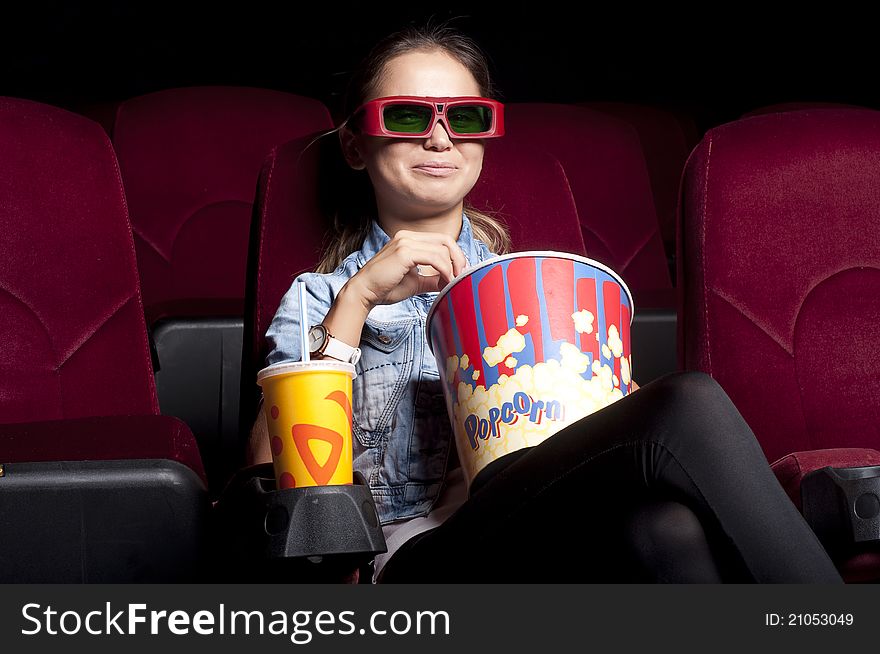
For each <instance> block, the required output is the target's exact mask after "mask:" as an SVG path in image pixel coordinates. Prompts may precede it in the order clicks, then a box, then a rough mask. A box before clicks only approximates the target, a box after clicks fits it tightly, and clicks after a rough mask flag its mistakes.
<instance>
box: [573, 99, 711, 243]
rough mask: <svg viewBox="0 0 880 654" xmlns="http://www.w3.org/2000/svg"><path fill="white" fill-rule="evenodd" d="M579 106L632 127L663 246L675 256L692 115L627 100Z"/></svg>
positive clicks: (694, 131) (695, 137)
mask: <svg viewBox="0 0 880 654" xmlns="http://www.w3.org/2000/svg"><path fill="white" fill-rule="evenodd" d="M581 106H584V107H588V108H590V109H593V110H595V111H601V112H602V113H605V114H609V115H611V116H615V117H616V118H619V119H620V120H623V121H625V122H626V123H628V124H629V125H632V127H633V129H635V130H636V133H637V134H638V136H639V141H640V143H641V145H642V152H644V155H645V163H646V164H647V166H648V175H649V177H650V179H651V191H652V192H653V195H654V207H655V208H656V210H657V220H658V222H659V223H660V234H661V235H662V237H663V246H664V248H665V250H666V255H667V258H668V259H671V258H672V257H674V256H675V215H676V208H677V207H676V205H677V203H678V187H679V184H680V182H681V174H682V173H683V172H684V164H685V162H687V158H688V155H689V154H690V152H691V150H693V149H694V147H695V146H696V145H697V143H698V142H699V140H700V136H699V130H698V128H697V124H696V122H695V120H694V117H693V116H691V115H689V114H687V113H685V112H682V111H677V110H672V109H667V108H662V107H656V106H649V105H640V104H633V103H629V102H584V103H582V105H581Z"/></svg>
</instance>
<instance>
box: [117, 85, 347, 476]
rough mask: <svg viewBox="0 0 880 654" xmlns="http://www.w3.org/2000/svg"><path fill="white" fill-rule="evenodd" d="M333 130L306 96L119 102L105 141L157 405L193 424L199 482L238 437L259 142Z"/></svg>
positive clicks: (193, 94) (192, 95)
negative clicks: (129, 245) (116, 176)
mask: <svg viewBox="0 0 880 654" xmlns="http://www.w3.org/2000/svg"><path fill="white" fill-rule="evenodd" d="M331 127H332V124H331V120H330V116H329V113H328V111H327V109H326V108H325V107H324V105H323V104H321V103H320V102H318V101H317V100H312V99H310V98H305V97H301V96H297V95H292V94H289V93H282V92H279V91H272V90H268V89H259V88H241V87H210V86H209V87H193V88H177V89H168V90H165V91H159V92H156V93H150V94H147V95H143V96H140V97H137V98H133V99H130V100H127V101H126V102H124V103H122V104H121V105H120V107H119V110H118V114H117V118H116V123H115V126H114V129H113V140H114V145H115V148H116V152H117V156H118V157H119V165H120V168H121V170H122V178H123V182H124V183H125V190H126V195H127V197H128V202H129V210H130V212H131V223H132V229H133V230H134V239H135V248H136V250H137V258H138V268H139V271H140V276H141V284H142V288H143V296H144V304H145V308H146V316H147V324H148V325H149V326H150V327H151V329H152V336H153V339H154V342H155V346H156V350H157V354H158V360H159V368H158V371H157V373H156V385H157V388H158V394H159V404H160V406H161V409H162V412H163V413H165V414H168V415H175V416H178V417H180V418H183V419H184V420H185V421H186V422H187V424H189V426H190V427H191V428H192V430H193V432H194V433H195V435H196V437H197V439H198V441H199V446H200V448H201V451H202V455H203V458H204V459H205V464H206V466H207V469H208V475H209V479H211V480H212V484H211V485H212V487H214V481H219V480H220V479H222V478H223V477H224V476H225V472H228V471H227V470H225V467H226V463H227V461H226V459H227V457H228V455H229V452H230V447H231V446H232V445H233V444H234V443H235V440H236V438H237V433H236V430H237V421H238V390H239V375H240V371H239V365H240V359H241V330H242V313H243V305H244V286H245V262H246V259H247V240H248V231H249V226H250V220H251V212H252V205H253V201H254V191H255V188H256V184H257V177H258V175H259V172H260V166H261V164H262V162H263V160H264V159H265V158H266V155H267V154H268V153H269V150H271V149H272V147H274V146H275V145H277V144H278V143H283V142H285V141H288V140H290V139H293V138H296V137H299V136H301V135H303V134H307V133H311V132H313V131H316V130H322V129H329V128H331Z"/></svg>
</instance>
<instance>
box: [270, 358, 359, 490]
mask: <svg viewBox="0 0 880 654" xmlns="http://www.w3.org/2000/svg"><path fill="white" fill-rule="evenodd" d="M354 377H355V370H354V366H353V365H351V364H350V363H344V362H342V361H333V360H328V359H321V360H317V361H303V362H297V363H277V364H275V365H272V366H269V367H267V368H264V369H263V370H261V371H260V372H259V373H258V374H257V384H259V385H260V386H261V387H262V389H263V413H264V415H265V416H266V424H267V427H268V432H269V443H270V446H271V448H272V461H273V464H274V467H275V480H276V482H277V484H278V486H277V487H278V489H279V490H281V489H285V488H301V487H303V486H329V485H339V484H351V483H352V481H353V479H352V434H351V381H352V379H354Z"/></svg>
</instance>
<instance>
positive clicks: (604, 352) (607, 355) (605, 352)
mask: <svg viewBox="0 0 880 654" xmlns="http://www.w3.org/2000/svg"><path fill="white" fill-rule="evenodd" d="M602 356H603V357H605V358H606V359H610V358H611V349H610V348H609V347H608V346H607V345H602Z"/></svg>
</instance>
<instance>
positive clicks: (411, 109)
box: [382, 104, 431, 134]
mask: <svg viewBox="0 0 880 654" xmlns="http://www.w3.org/2000/svg"><path fill="white" fill-rule="evenodd" d="M382 121H383V122H384V124H385V129H387V130H388V131H389V132H402V133H404V134H418V133H420V132H424V131H425V130H426V129H428V124H429V123H430V122H431V108H430V107H423V106H421V105H415V104H392V105H388V106H387V107H385V108H384V109H383V110H382Z"/></svg>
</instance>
